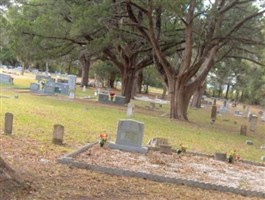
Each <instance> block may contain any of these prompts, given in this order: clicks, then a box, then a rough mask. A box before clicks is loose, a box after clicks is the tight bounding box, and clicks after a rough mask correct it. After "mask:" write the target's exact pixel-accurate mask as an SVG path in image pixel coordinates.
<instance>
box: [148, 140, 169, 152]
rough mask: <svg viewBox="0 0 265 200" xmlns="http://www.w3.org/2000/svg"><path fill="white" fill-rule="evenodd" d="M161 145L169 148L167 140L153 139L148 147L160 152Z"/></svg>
mask: <svg viewBox="0 0 265 200" xmlns="http://www.w3.org/2000/svg"><path fill="white" fill-rule="evenodd" d="M161 145H165V146H169V143H168V140H167V139H166V138H152V139H150V140H149V141H148V143H147V147H148V149H151V150H159V148H160V146H161Z"/></svg>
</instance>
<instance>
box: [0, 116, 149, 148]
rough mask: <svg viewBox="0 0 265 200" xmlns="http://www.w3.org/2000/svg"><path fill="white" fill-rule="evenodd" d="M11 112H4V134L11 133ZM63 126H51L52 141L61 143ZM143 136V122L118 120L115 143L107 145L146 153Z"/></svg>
mask: <svg viewBox="0 0 265 200" xmlns="http://www.w3.org/2000/svg"><path fill="white" fill-rule="evenodd" d="M13 118H14V117H13V114H12V113H6V114H5V127H4V133H5V134H12V129H13ZM63 136H64V126H62V125H60V124H55V125H54V127H53V139H52V141H53V143H55V144H63ZM143 136H144V124H143V123H141V122H138V121H135V120H131V119H126V120H119V122H118V128H117V137H116V142H115V143H110V145H109V147H111V148H115V149H122V150H127V151H134V152H141V153H146V152H147V148H145V147H142V141H143Z"/></svg>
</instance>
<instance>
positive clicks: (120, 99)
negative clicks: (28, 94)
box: [114, 95, 125, 105]
mask: <svg viewBox="0 0 265 200" xmlns="http://www.w3.org/2000/svg"><path fill="white" fill-rule="evenodd" d="M114 103H115V104H118V105H124V104H125V97H124V96H119V95H116V97H115V100H114Z"/></svg>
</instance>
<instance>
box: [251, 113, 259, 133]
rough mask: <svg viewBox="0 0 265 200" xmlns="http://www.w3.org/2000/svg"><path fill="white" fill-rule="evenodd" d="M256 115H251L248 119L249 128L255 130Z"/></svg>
mask: <svg viewBox="0 0 265 200" xmlns="http://www.w3.org/2000/svg"><path fill="white" fill-rule="evenodd" d="M257 121H258V117H257V116H256V115H252V117H251V119H250V130H251V131H255V130H256V125H257Z"/></svg>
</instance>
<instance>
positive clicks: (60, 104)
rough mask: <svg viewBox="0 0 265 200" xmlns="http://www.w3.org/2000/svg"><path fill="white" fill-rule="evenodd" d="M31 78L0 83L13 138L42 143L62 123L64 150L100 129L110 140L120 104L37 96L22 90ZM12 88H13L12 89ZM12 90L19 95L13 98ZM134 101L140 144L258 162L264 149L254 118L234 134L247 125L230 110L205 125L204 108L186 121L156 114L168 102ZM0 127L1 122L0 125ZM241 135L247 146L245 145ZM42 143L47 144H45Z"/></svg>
mask: <svg viewBox="0 0 265 200" xmlns="http://www.w3.org/2000/svg"><path fill="white" fill-rule="evenodd" d="M31 81H32V79H30V78H29V79H26V78H23V79H19V78H17V79H15V84H14V86H11V87H10V86H7V85H2V86H1V94H0V95H1V96H6V97H10V98H0V103H1V111H0V118H1V119H2V120H1V124H3V123H4V121H3V119H4V114H5V113H6V112H11V113H13V114H14V130H13V132H14V135H15V137H30V138H32V139H35V140H39V141H41V142H44V143H45V144H47V146H49V145H48V144H50V143H51V139H52V131H53V125H54V124H61V125H63V126H64V127H65V138H64V142H65V143H66V144H67V145H66V147H67V148H69V150H72V148H76V146H79V145H81V144H85V143H87V142H94V141H96V140H97V139H98V136H99V133H100V132H106V133H108V134H109V135H110V137H111V140H115V133H116V129H117V122H118V120H119V119H125V118H126V107H118V106H108V105H102V104H99V103H97V102H96V100H95V99H91V100H87V99H86V100H80V99H79V100H74V101H73V100H70V99H68V98H67V97H66V96H61V95H59V96H52V97H49V96H38V95H34V94H31V93H29V92H25V90H24V89H23V90H21V88H28V87H29V83H30V82H31ZM14 88H18V89H14ZM93 93H94V90H93V89H89V90H88V91H86V92H82V90H81V89H80V88H77V96H78V97H85V96H93ZM14 95H18V96H19V98H18V99H16V98H14ZM133 102H134V103H135V104H136V106H137V109H136V110H137V112H136V114H135V117H134V119H135V120H138V121H141V122H143V123H144V124H145V130H144V144H146V143H147V142H148V140H149V139H151V138H153V137H164V138H168V140H169V141H170V143H171V144H172V145H173V146H174V147H175V148H176V147H177V146H179V144H181V143H182V144H185V145H187V146H188V150H193V151H200V152H205V153H210V154H213V153H214V152H217V151H218V152H226V151H229V150H231V149H237V150H238V152H239V154H240V156H241V157H242V158H243V159H249V160H255V161H259V160H260V157H261V156H262V155H264V152H263V151H262V150H261V149H260V148H259V147H260V146H261V145H264V144H265V135H264V132H263V130H265V125H264V124H265V123H264V124H262V123H261V122H259V124H258V126H257V131H256V133H250V135H248V136H241V135H239V128H240V125H241V124H247V123H248V122H247V120H246V119H244V118H236V117H234V116H233V115H232V114H231V115H227V116H218V120H217V121H216V123H215V124H210V108H206V109H198V110H193V109H190V110H189V118H190V122H179V121H176V120H171V119H169V118H164V117H160V114H161V113H163V112H167V111H168V105H167V106H163V107H162V108H159V109H158V110H156V111H148V109H147V108H146V106H147V105H148V103H146V102H140V101H133ZM1 127H2V126H1ZM247 139H251V140H252V141H253V142H254V145H253V146H249V145H246V144H245V141H246V140H247ZM47 148H48V147H47Z"/></svg>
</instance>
